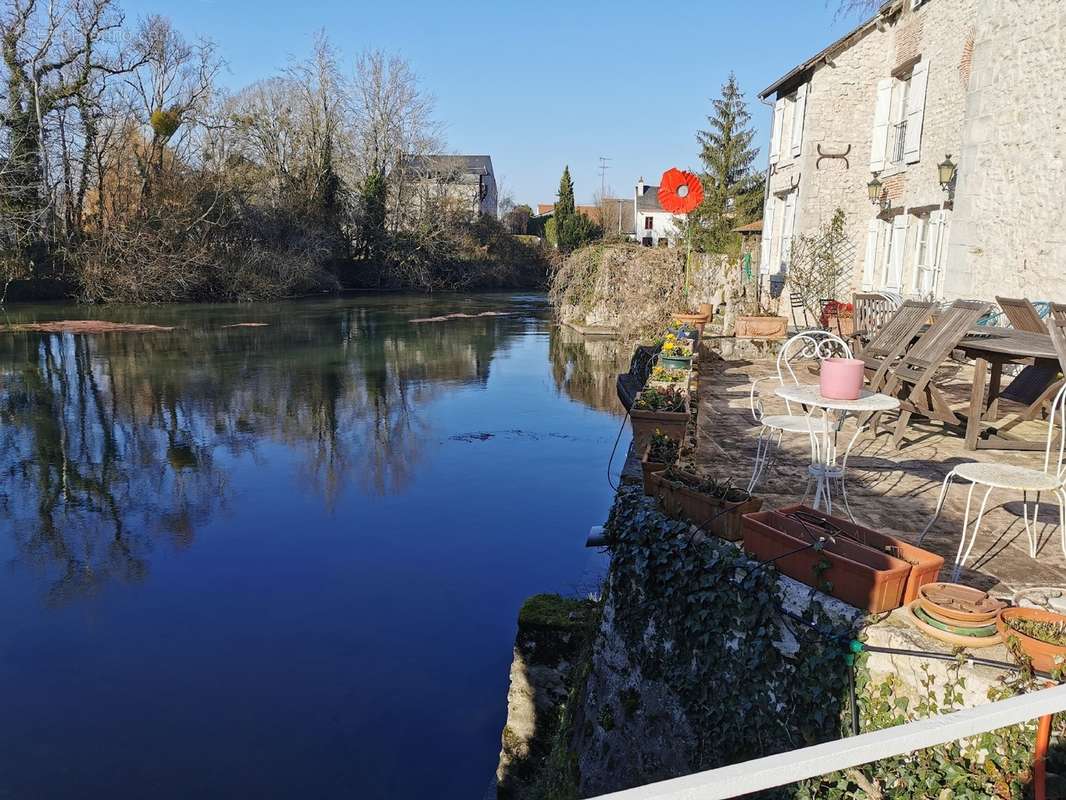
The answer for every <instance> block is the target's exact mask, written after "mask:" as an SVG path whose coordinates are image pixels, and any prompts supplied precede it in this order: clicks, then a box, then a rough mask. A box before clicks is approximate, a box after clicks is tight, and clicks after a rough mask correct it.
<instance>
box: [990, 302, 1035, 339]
mask: <svg viewBox="0 0 1066 800" xmlns="http://www.w3.org/2000/svg"><path fill="white" fill-rule="evenodd" d="M996 302H997V303H999V307H1000V308H1002V309H1003V313H1004V314H1006V315H1007V319H1008V320H1010V326H1011V327H1012V328H1014V330H1016V331H1028V332H1029V333H1047V326H1046V325H1045V324H1044V320H1042V319H1040V314H1038V313H1037V310H1036V307H1035V306H1034V305H1033V304H1032V302H1031V301H1030V300H1029V298H1028V297H1020V298H1015V297H998V296H997V297H996Z"/></svg>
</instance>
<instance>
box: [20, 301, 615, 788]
mask: <svg viewBox="0 0 1066 800" xmlns="http://www.w3.org/2000/svg"><path fill="white" fill-rule="evenodd" d="M485 312H493V313H494V315H492V316H471V317H462V318H450V319H443V320H437V321H428V322H411V320H414V319H426V318H434V317H441V316H444V315H447V314H449V313H464V314H469V315H478V314H483V313H485ZM5 316H6V322H8V323H22V322H31V321H44V320H60V319H74V318H95V319H108V320H116V321H128V322H140V323H151V324H157V325H164V326H174V329H173V330H171V331H157V332H151V333H128V332H123V333H105V334H96V335H73V334H69V333H59V334H56V333H38V332H32V333H27V332H19V333H11V332H5V333H2V334H0V370H2V374H0V468H2V474H3V484H2V485H0V562H2V564H3V566H4V569H3V573H2V580H0V685H2V687H3V690H2V693H0V718H2V719H3V725H2V727H0V797H12V798H28V797H33V798H52V797H56V798H60V797H63V798H66V797H107V798H127V797H128V798H144V797H152V798H155V799H158V798H189V797H197V798H209V797H210V798H215V797H218V798H235V797H256V798H264V797H307V798H311V797H315V798H318V797H353V798H425V799H426V800H428V799H429V798H433V799H434V800H442V799H446V798H456V799H457V800H458V799H460V798H461V800H478V798H481V797H482V796H483V795H484V794H485V790H486V788H487V787H488V786H489V782H490V779H491V777H492V773H493V771H494V769H495V766H496V759H497V755H498V750H499V739H500V732H501V729H502V726H503V721H504V717H505V713H506V691H507V674H508V667H509V664H510V658H511V646H512V643H513V639H514V633H515V619H516V615H517V611H518V608H519V606H520V605H521V602H522V600H523V599H524V598H525V597H527V596H528V595H530V594H533V593H536V592H542V591H560V592H563V593H577V592H584V591H588V590H590V589H591V588H593V586H594V582H595V579H596V577H597V574H598V570H601V569H602V566H603V565H602V563H601V561H600V560H599V559H600V558H602V557H601V556H597V555H596V554H595V553H593V552H590V551H588V550H586V549H585V548H584V546H583V544H584V538H585V535H586V533H587V531H588V528H589V526H590V525H592V524H595V523H598V522H601V521H602V520H603V518H604V516H605V514H606V512H607V510H608V508H609V506H610V502H611V499H612V495H613V491H612V490H611V488H610V485H609V483H608V478H607V458H608V455H609V454H610V450H611V446H612V444H613V443H614V440H615V436H616V434H617V432H618V429H619V426H620V425H621V423H622V417H621V415H620V413H619V406H618V403H617V400H615V399H614V398H613V375H614V373H615V372H617V371H618V369H619V368H620V365H619V361H620V360H622V361H624V353H622V352H619V351H620V347H619V346H617V345H614V344H612V343H604V342H595V341H583V340H581V339H580V338H579V337H577V336H576V335H574V334H571V333H569V332H567V331H565V330H563V329H560V328H558V327H555V326H554V325H553V324H552V323H551V318H550V311H549V308H548V306H547V303H546V300H545V299H544V297H543V296H541V295H472V296H465V295H439V296H432V297H426V296H417V297H414V296H404V295H389V296H374V297H355V298H351V297H348V298H331V299H327V300H308V301H293V302H287V303H277V304H257V305H230V306H220V305H198V306H162V307H154V308H121V307H116V308H104V309H93V308H86V307H77V306H61V305H49V306H27V307H17V306H11V307H8V308H7V309H6V315H5ZM247 323H255V326H254V327H253V326H249V325H247ZM234 325H240V327H228V326H234ZM627 444H628V430H627V431H626V432H625V433H624V434H623V440H622V442H621V443H620V445H619V453H620V454H622V453H624V452H625V450H624V448H625V447H626V446H627ZM619 461H620V459H617V460H616V471H617V466H618V463H619Z"/></svg>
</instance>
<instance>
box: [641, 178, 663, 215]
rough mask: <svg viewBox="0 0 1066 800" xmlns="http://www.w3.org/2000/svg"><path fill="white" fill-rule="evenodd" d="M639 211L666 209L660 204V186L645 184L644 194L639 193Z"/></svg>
mask: <svg viewBox="0 0 1066 800" xmlns="http://www.w3.org/2000/svg"><path fill="white" fill-rule="evenodd" d="M637 211H648V212H651V211H663V212H665V209H664V208H663V207H662V206H661V205H659V187H658V186H649V185H648V184H644V194H643V195H637Z"/></svg>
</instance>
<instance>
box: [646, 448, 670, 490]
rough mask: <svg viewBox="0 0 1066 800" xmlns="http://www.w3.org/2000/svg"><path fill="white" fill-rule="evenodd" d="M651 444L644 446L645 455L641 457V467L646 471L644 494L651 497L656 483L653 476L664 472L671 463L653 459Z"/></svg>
mask: <svg viewBox="0 0 1066 800" xmlns="http://www.w3.org/2000/svg"><path fill="white" fill-rule="evenodd" d="M650 456H651V445H650V444H649V445H648V446H647V447H645V448H644V457H643V458H641V459H640V469H641V471H642V472H643V473H644V494H646V495H647V496H648V497H651V496H653V495H654V494H655V484H654V483H652V476H653V475H654V474H655V473H657V472H662V471H663V470H664V469H666V468H667V467H668V466H669V465H668V464H664V463H662V462H660V461H651V460H650Z"/></svg>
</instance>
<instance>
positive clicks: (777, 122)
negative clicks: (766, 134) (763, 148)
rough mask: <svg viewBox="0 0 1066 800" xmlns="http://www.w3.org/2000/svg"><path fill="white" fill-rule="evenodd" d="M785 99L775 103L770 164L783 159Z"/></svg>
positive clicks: (771, 131)
mask: <svg viewBox="0 0 1066 800" xmlns="http://www.w3.org/2000/svg"><path fill="white" fill-rule="evenodd" d="M784 122H785V99H784V98H783V97H782V98H781V99H780V100H778V101H777V102H776V103H774V122H773V128H771V130H770V163H771V164H776V163H777V162H778V161H779V160H780V159H781V139H782V138H783V134H784V130H783V129H784Z"/></svg>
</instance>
